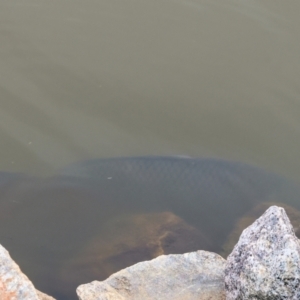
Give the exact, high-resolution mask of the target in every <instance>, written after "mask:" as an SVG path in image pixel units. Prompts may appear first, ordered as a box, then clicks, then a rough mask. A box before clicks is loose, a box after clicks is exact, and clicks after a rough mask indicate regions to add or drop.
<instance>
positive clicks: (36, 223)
mask: <svg viewBox="0 0 300 300" xmlns="http://www.w3.org/2000/svg"><path fill="white" fill-rule="evenodd" d="M0 179H1V180H0V188H1V189H0V199H1V200H0V205H1V209H0V241H1V244H2V245H3V246H4V247H6V248H7V249H8V250H9V251H10V253H11V256H12V257H13V258H14V259H15V260H16V262H17V263H18V264H19V265H20V266H21V268H22V270H23V271H24V272H25V273H26V274H27V275H28V277H29V278H30V279H31V280H32V281H33V282H34V284H35V286H36V287H37V288H38V289H40V290H42V291H44V292H47V293H49V294H51V295H53V296H55V297H57V299H64V300H65V299H68V300H69V299H76V296H75V288H76V286H77V285H79V284H80V283H85V282H87V281H90V280H94V279H98V280H103V279H105V278H106V277H107V276H108V275H109V274H111V273H112V272H115V271H117V270H118V268H121V267H122V268H123V267H125V266H126V264H132V263H134V262H137V261H139V260H146V259H151V258H152V257H153V256H155V254H153V251H154V252H155V251H157V249H156V248H155V245H154V248H155V249H156V250H155V249H154V250H153V249H152V248H151V247H150V248H149V247H146V246H145V245H144V244H143V243H140V244H134V245H135V246H134V247H133V249H128V247H127V246H126V245H125V244H126V242H124V240H128V241H129V240H131V238H132V236H133V235H134V234H136V235H137V236H138V235H139V234H140V233H134V232H135V230H136V228H135V227H138V225H134V224H140V223H138V222H141V220H142V221H143V220H144V219H145V218H147V215H143V214H145V213H146V214H149V213H157V212H171V213H172V214H175V215H177V216H178V217H180V218H182V219H183V220H184V221H185V222H186V223H184V224H183V223H180V222H181V221H180V222H179V223H180V224H181V225H180V226H177V225H176V226H177V229H176V230H175V231H174V232H175V233H174V232H173V233H172V234H171V235H169V236H168V237H167V238H166V239H164V240H163V243H162V244H163V245H164V246H166V247H170V245H172V243H173V242H174V239H175V238H176V234H178V233H180V232H192V233H191V236H193V237H201V238H202V237H205V239H207V240H209V241H210V242H208V243H206V244H205V243H204V244H203V245H207V246H204V248H205V249H204V250H212V251H220V249H221V245H222V244H223V242H224V241H225V239H226V236H227V235H228V233H229V232H230V230H231V229H232V227H233V225H234V223H235V221H236V220H237V218H238V217H240V216H241V215H242V214H244V213H245V212H247V211H248V210H249V209H251V208H252V207H253V206H254V205H256V204H257V203H260V202H264V201H272V202H285V203H287V204H290V205H292V206H294V207H296V208H300V205H299V204H300V202H299V195H300V188H299V186H298V185H296V184H295V183H292V182H290V181H288V180H286V179H285V178H283V177H280V176H277V175H275V174H272V173H270V172H267V171H264V170H262V169H259V168H256V167H252V166H249V165H246V164H243V163H236V162H228V161H223V160H218V159H189V158H175V157H138V158H115V159H99V160H91V161H86V162H82V163H78V164H75V165H73V166H70V167H68V168H65V169H64V170H62V171H61V173H60V174H59V175H57V176H54V177H51V178H46V179H37V178H34V177H27V176H22V175H17V174H16V175H14V174H10V173H2V174H1V176H0ZM141 214H142V215H141ZM139 215H140V216H141V217H140V219H139V220H140V221H136V217H131V220H133V221H132V223H131V225H130V224H129V223H130V222H131V221H130V222H129V223H128V222H127V221H126V220H128V216H129V218H130V216H139ZM167 216H170V215H168V214H167ZM170 218H171V219H172V218H173V217H172V216H171V217H170ZM173 219H174V218H173ZM118 220H119V221H118ZM120 220H123V221H124V220H125V223H124V222H123V221H122V222H123V223H122V222H121V221H120ZM118 222H121V223H118ZM126 222H127V223H126ZM135 222H137V223H135ZM118 224H119V225H118ZM120 224H121V225H120ZM122 224H125V225H126V226H127V227H126V226H123V225H122ZM176 224H178V223H176ZM143 226H144V225H143ZM145 226H148V225H145ZM176 226H175V227H176ZM189 226H190V227H189ZM124 228H125V229H126V228H128V232H126V230H125V229H124ZM145 228H146V227H145ZM190 228H194V229H192V230H191V229H190ZM122 230H124V231H122ZM193 230H197V233H195V232H196V231H195V232H194V231H193ZM150 231H151V230H150ZM145 232H146V231H145ZM114 235H115V237H114ZM117 235H119V236H118V237H117ZM120 236H122V239H121V240H120ZM143 238H145V237H143ZM114 239H115V240H114ZM111 241H112V242H111ZM110 243H112V246H110ZM124 243H125V244H124ZM196 244H197V243H196ZM196 244H195V243H191V244H190V246H186V248H182V249H183V250H182V251H183V252H188V251H194V250H197V249H194V248H193V247H195V245H196ZM122 247H123V248H124V250H122ZM126 247H127V248H126ZM189 247H190V248H189ZM120 249H121V250H120ZM102 252H103V253H102ZM104 252H106V253H107V252H111V256H107V254H105V255H106V256H105V255H104ZM171 252H172V250H171ZM179 252H181V251H179ZM95 253H96V254H95ZM92 254H93V255H94V254H95V255H96V256H95V257H92ZM157 254H159V253H158V252H157ZM84 255H86V256H87V257H85V256H84ZM101 255H103V256H101ZM89 256H91V257H89ZM97 257H103V258H102V260H103V263H102V262H101V263H100V262H99V265H97V261H95V259H96V258H97ZM126 262H127V263H126ZM112 263H114V265H113V267H111V264H112ZM124 264H125V266H124ZM76 266H77V267H76ZM79 266H80V267H79ZM97 266H98V267H99V266H101V267H99V268H98V269H99V270H96V271H95V270H92V268H94V269H95V268H97ZM118 266H119V267H118ZM102 268H103V269H102ZM90 269H91V270H90ZM90 271H91V272H90ZM68 272H69V273H68ZM95 272H96V273H95ZM74 273H75V275H76V276H74ZM91 274H98V275H97V276H98V277H97V278H94V277H93V276H94V275H93V276H92V275H91Z"/></svg>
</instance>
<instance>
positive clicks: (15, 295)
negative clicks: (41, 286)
mask: <svg viewBox="0 0 300 300" xmlns="http://www.w3.org/2000/svg"><path fill="white" fill-rule="evenodd" d="M0 299H1V300H51V299H53V300H54V298H52V297H50V296H48V295H46V294H44V293H42V292H40V291H37V290H36V289H35V288H34V286H33V284H32V283H31V281H30V280H29V279H28V278H27V276H26V275H24V274H23V273H22V272H21V270H20V268H19V266H18V265H17V264H16V263H15V262H14V261H13V260H12V259H11V257H10V255H9V253H8V251H7V250H6V249H5V248H4V247H2V246H1V245H0Z"/></svg>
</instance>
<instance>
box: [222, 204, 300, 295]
mask: <svg viewBox="0 0 300 300" xmlns="http://www.w3.org/2000/svg"><path fill="white" fill-rule="evenodd" d="M225 288H226V299H227V300H235V299H239V300H241V299H243V300H248V299H261V300H273V299H274V300H280V299H289V300H296V299H297V300H298V299H300V241H299V240H298V239H297V237H296V236H295V234H294V230H293V227H292V225H291V223H290V221H289V219H288V217H287V215H286V213H285V210H284V209H283V208H280V207H277V206H271V207H270V208H269V209H268V210H267V211H266V212H265V213H264V214H263V215H262V216H261V217H260V218H259V219H258V220H256V221H255V222H254V223H253V224H252V225H251V226H250V227H248V228H247V229H245V230H244V231H243V233H242V235H241V237H240V239H239V242H238V243H237V245H236V246H235V247H234V250H233V252H232V253H231V254H230V255H229V256H228V258H227V263H226V269H225Z"/></svg>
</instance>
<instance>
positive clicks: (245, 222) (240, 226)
mask: <svg viewBox="0 0 300 300" xmlns="http://www.w3.org/2000/svg"><path fill="white" fill-rule="evenodd" d="M272 205H276V206H280V207H283V208H284V209H285V212H286V214H287V215H288V217H289V219H290V222H291V223H292V225H293V228H294V230H295V234H296V236H297V237H298V238H300V211H299V210H298V209H296V208H294V207H292V206H289V205H287V204H284V203H275V202H263V203H260V204H257V205H256V206H255V207H254V208H252V209H251V210H250V211H248V212H247V213H246V214H245V215H244V216H242V217H241V218H240V219H239V220H238V221H237V222H236V224H235V226H234V228H233V230H232V231H231V233H230V234H229V236H228V238H227V239H226V241H225V243H224V244H223V246H222V251H221V253H220V255H221V256H223V257H227V256H228V255H229V254H230V253H231V251H232V249H233V247H234V246H235V245H236V243H237V242H238V240H239V238H240V236H241V234H242V232H243V230H244V229H245V228H247V227H248V226H250V225H251V224H252V223H253V222H254V221H255V220H256V219H257V218H259V217H260V216H261V215H262V214H263V213H264V212H265V211H266V210H267V209H268V208H269V207H270V206H272Z"/></svg>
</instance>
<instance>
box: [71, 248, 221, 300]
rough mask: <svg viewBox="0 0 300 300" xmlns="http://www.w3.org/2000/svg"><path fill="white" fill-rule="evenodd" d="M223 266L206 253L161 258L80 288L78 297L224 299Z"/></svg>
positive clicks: (90, 299) (84, 299) (101, 299)
mask: <svg viewBox="0 0 300 300" xmlns="http://www.w3.org/2000/svg"><path fill="white" fill-rule="evenodd" d="M225 263H226V261H225V260H224V259H223V258H222V257H221V256H219V255H218V254H215V253H211V252H207V251H197V252H192V253H186V254H182V255H180V254H177V255H162V256H159V257H157V258H155V259H153V260H151V261H146V262H141V263H137V264H135V265H133V266H131V267H129V268H126V269H124V270H121V271H119V272H117V273H115V274H113V275H112V276H110V277H109V278H108V279H106V280H105V281H102V282H99V281H93V282H91V283H88V284H84V285H80V286H79V287H78V288H77V295H78V297H79V299H80V300H127V299H128V300H129V299H130V300H141V299H143V300H148V299H149V300H150V299H151V300H156V299H157V300H158V299H159V300H162V299H163V300H179V299H180V300H182V299H184V300H194V299H197V300H209V299H214V300H225V289H224V268H225Z"/></svg>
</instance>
